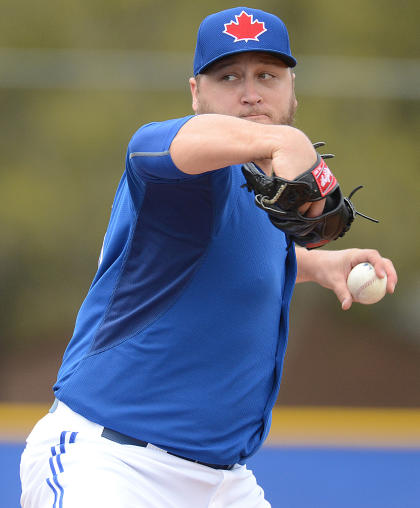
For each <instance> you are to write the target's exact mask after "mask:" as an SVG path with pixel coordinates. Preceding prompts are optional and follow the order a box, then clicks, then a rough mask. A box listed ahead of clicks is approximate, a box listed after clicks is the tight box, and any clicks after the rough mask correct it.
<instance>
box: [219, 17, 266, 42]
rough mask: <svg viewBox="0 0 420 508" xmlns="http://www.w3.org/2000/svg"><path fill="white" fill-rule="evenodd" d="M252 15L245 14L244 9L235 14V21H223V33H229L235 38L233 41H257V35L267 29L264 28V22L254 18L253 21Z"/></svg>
mask: <svg viewBox="0 0 420 508" xmlns="http://www.w3.org/2000/svg"><path fill="white" fill-rule="evenodd" d="M253 17H254V16H253V15H252V14H247V13H246V12H245V11H242V12H241V14H240V15H239V16H237V15H235V18H236V22H235V21H231V22H230V23H225V30H224V32H223V33H224V34H227V35H230V36H231V37H233V38H234V39H235V40H234V41H233V42H238V41H245V42H248V41H258V40H259V39H258V37H259V36H260V35H261V34H263V33H264V32H266V31H267V29H266V28H265V24H264V22H262V23H261V22H260V21H258V19H256V20H255V21H253Z"/></svg>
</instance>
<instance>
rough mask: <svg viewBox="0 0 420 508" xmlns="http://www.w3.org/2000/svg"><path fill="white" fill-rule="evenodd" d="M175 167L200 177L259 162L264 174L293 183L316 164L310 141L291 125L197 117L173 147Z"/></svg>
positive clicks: (176, 137)
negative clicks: (228, 167)
mask: <svg viewBox="0 0 420 508" xmlns="http://www.w3.org/2000/svg"><path fill="white" fill-rule="evenodd" d="M170 153H171V156H172V160H173V161H174V163H175V165H176V166H177V167H178V168H179V169H180V170H181V171H183V172H184V173H189V174H199V173H204V172H206V171H211V170H215V169H220V168H222V167H226V166H229V165H233V164H242V163H245V162H250V161H258V163H259V165H260V166H261V167H262V169H263V170H264V171H266V172H267V173H269V174H271V171H274V173H275V174H277V175H279V176H282V177H283V178H287V179H289V180H293V179H294V178H295V177H296V176H298V175H300V174H301V173H303V172H304V171H306V170H307V169H308V168H310V167H311V166H312V165H313V164H314V163H315V161H316V152H315V150H314V148H313V146H312V144H311V142H310V140H309V139H308V137H307V136H306V135H305V134H304V133H303V132H302V131H300V130H298V129H295V128H294V127H289V126H287V125H265V124H260V123H256V122H250V121H248V120H243V119H240V118H236V117H233V116H227V115H218V114H204V115H197V116H195V117H194V118H192V119H191V120H189V121H188V122H187V123H186V124H184V125H183V126H182V128H181V129H180V130H179V132H178V134H177V135H176V136H175V138H174V140H173V141H172V144H171V147H170Z"/></svg>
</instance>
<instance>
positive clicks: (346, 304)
mask: <svg viewBox="0 0 420 508" xmlns="http://www.w3.org/2000/svg"><path fill="white" fill-rule="evenodd" d="M335 294H336V295H337V298H338V299H339V301H340V303H341V308H342V309H343V310H349V309H350V307H351V304H352V303H353V298H352V296H351V293H350V291H349V290H348V288H347V285H346V284H340V287H339V288H338V289H336V290H335Z"/></svg>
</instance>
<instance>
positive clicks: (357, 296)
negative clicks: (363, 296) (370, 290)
mask: <svg viewBox="0 0 420 508" xmlns="http://www.w3.org/2000/svg"><path fill="white" fill-rule="evenodd" d="M375 280H376V279H375V278H373V279H370V280H368V281H366V282H365V283H364V284H362V285H361V286H360V288H359V289H358V290H357V293H356V299H359V295H360V293H361V292H362V291H363V290H364V289H366V288H367V287H368V286H371V285H372V284H373V283H374V282H375Z"/></svg>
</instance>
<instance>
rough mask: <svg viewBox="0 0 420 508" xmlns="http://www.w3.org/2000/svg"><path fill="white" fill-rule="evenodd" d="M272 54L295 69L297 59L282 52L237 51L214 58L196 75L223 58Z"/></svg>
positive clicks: (271, 50) (263, 50) (266, 50)
mask: <svg viewBox="0 0 420 508" xmlns="http://www.w3.org/2000/svg"><path fill="white" fill-rule="evenodd" d="M256 52H261V53H270V54H272V55H275V56H277V57H279V59H280V60H282V61H283V62H284V63H285V64H286V65H287V66H288V67H295V66H296V64H297V61H296V59H295V58H293V57H292V56H290V55H286V54H285V53H282V52H281V51H276V50H274V49H265V48H264V49H238V50H236V51H227V52H226V53H224V54H223V55H219V56H217V57H216V58H213V60H210V62H207V63H206V64H205V65H203V66H201V67H200V68H199V69H198V70H197V71H195V73H194V75H195V76H196V75H197V74H201V73H202V72H203V71H206V70H208V69H209V67H211V66H212V65H213V64H214V63H216V62H218V61H219V60H221V59H222V58H225V57H227V56H231V55H236V54H237V53H256Z"/></svg>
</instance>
